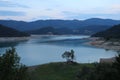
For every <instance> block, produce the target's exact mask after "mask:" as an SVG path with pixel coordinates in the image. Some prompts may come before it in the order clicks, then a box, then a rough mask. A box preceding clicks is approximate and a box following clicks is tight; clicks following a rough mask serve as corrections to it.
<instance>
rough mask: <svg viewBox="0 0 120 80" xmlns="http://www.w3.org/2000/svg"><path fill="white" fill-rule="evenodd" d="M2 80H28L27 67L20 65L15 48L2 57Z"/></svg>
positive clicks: (0, 73) (0, 66) (0, 79)
mask: <svg viewBox="0 0 120 80" xmlns="http://www.w3.org/2000/svg"><path fill="white" fill-rule="evenodd" d="M0 80H28V75H27V67H26V66H25V65H23V64H21V63H20V57H19V56H18V55H17V53H16V50H15V48H11V49H8V50H6V52H5V54H2V55H0Z"/></svg>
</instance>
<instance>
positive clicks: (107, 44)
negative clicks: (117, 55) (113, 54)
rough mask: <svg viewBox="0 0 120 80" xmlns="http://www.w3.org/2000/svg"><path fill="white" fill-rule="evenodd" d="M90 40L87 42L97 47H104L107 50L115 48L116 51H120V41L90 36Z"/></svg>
mask: <svg viewBox="0 0 120 80" xmlns="http://www.w3.org/2000/svg"><path fill="white" fill-rule="evenodd" d="M89 40H90V41H89V42H88V43H87V44H88V45H92V46H95V47H99V48H104V49H106V50H115V51H119V50H120V41H119V40H118V41H106V40H104V39H101V38H95V37H92V38H89Z"/></svg>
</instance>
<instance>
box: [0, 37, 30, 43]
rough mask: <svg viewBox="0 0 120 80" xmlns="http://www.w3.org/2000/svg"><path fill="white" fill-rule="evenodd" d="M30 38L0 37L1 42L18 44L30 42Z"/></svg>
mask: <svg viewBox="0 0 120 80" xmlns="http://www.w3.org/2000/svg"><path fill="white" fill-rule="evenodd" d="M29 39H30V37H0V42H18V41H26V40H29Z"/></svg>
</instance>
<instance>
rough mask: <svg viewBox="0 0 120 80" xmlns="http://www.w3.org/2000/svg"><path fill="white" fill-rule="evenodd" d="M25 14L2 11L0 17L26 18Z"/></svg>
mask: <svg viewBox="0 0 120 80" xmlns="http://www.w3.org/2000/svg"><path fill="white" fill-rule="evenodd" d="M24 15H25V13H24V12H18V11H0V16H24Z"/></svg>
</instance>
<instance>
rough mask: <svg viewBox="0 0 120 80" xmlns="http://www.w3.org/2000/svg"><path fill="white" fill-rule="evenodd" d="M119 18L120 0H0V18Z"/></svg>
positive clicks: (29, 19)
mask: <svg viewBox="0 0 120 80" xmlns="http://www.w3.org/2000/svg"><path fill="white" fill-rule="evenodd" d="M88 18H103V19H116V20H120V0H0V19H4V20H6V19H12V20H22V21H34V20H39V19H43V20H45V19H64V20H72V19H78V20H85V19H88Z"/></svg>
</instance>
